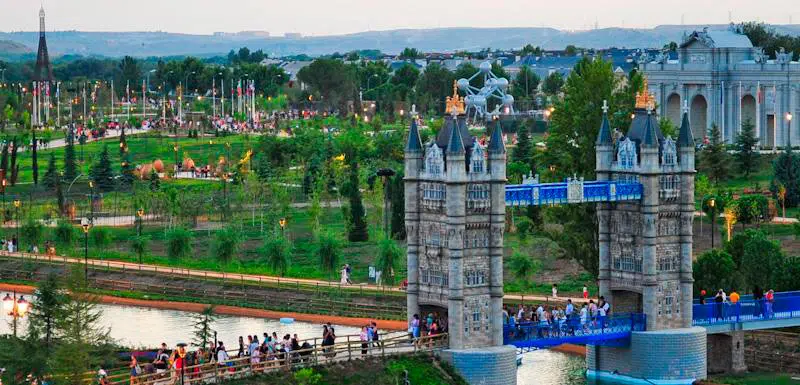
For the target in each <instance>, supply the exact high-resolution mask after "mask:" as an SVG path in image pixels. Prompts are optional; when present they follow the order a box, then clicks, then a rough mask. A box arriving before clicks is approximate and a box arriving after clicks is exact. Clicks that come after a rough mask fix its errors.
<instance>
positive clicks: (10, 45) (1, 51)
mask: <svg viewBox="0 0 800 385" xmlns="http://www.w3.org/2000/svg"><path fill="white" fill-rule="evenodd" d="M31 52H33V50H32V49H30V48H29V47H28V46H26V45H24V44H21V43H18V42H16V41H12V40H2V39H0V56H17V55H24V54H26V53H31Z"/></svg>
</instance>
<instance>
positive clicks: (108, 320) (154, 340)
mask: <svg viewBox="0 0 800 385" xmlns="http://www.w3.org/2000/svg"><path fill="white" fill-rule="evenodd" d="M26 298H28V297H27V296H26ZM98 308H99V309H101V310H102V311H103V317H102V322H103V324H104V325H105V326H108V327H110V328H111V337H112V338H113V339H114V340H115V341H117V342H118V343H119V344H121V345H123V346H131V347H137V348H138V347H156V346H158V345H160V344H161V343H162V342H166V343H167V344H168V345H170V346H173V345H175V344H177V343H178V342H187V343H190V342H191V341H192V331H193V325H194V323H195V321H194V317H195V316H196V314H194V313H189V312H182V311H176V310H162V309H152V308H144V307H135V306H116V305H105V304H103V305H98ZM26 325H27V320H22V321H21V322H20V327H19V328H18V332H19V334H20V335H22V334H24V333H25V326H26ZM378 326H379V327H380V322H379V323H378ZM213 328H214V330H216V331H217V338H218V339H220V340H222V341H225V345H227V346H229V347H230V348H235V347H237V346H238V340H239V336H246V335H252V334H257V335H258V336H259V337H261V336H262V335H263V334H264V333H270V334H272V332H276V333H278V336H279V337H283V335H284V334H287V333H291V334H294V333H297V336H298V337H299V338H300V339H306V338H314V337H320V336H322V325H316V324H312V323H305V322H295V323H292V324H281V323H280V322H279V321H278V320H273V319H265V318H253V317H238V316H237V317H234V316H218V318H217V320H216V321H215V322H214V326H213ZM358 332H359V329H358V328H354V327H350V326H336V335H338V336H344V335H347V334H358ZM8 333H11V323H10V317H8V316H6V315H2V316H1V317H0V334H8Z"/></svg>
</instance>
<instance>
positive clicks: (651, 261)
mask: <svg viewBox="0 0 800 385" xmlns="http://www.w3.org/2000/svg"><path fill="white" fill-rule="evenodd" d="M607 109H608V108H607V107H604V116H603V123H602V126H601V128H600V131H599V134H598V138H597V143H596V144H597V178H598V179H599V180H620V181H623V180H625V181H638V182H639V183H641V184H642V190H643V191H642V199H641V201H634V202H615V203H600V204H599V206H598V222H599V234H598V236H599V253H600V273H599V277H598V283H599V288H600V295H602V296H604V297H605V298H606V299H607V300H608V301H609V302H610V303H611V304H612V312H613V313H615V314H619V313H627V312H630V313H644V314H645V316H646V317H647V331H646V332H635V333H633V336H632V341H631V344H630V347H628V348H614V347H599V346H590V347H589V348H588V354H587V363H588V366H589V373H590V375H592V374H594V375H598V376H603V375H607V374H609V373H621V374H624V375H628V376H632V377H639V378H648V379H664V380H666V379H682V378H681V377H680V376H684V375H685V376H686V377H683V378H695V379H696V378H705V374H706V360H705V348H706V346H705V344H706V338H705V331H704V330H703V329H701V328H691V326H692V283H693V279H692V219H693V215H694V174H695V163H694V157H695V154H694V141H693V139H692V138H693V136H692V131H691V127H690V124H689V118H688V114H687V113H686V111H685V109H684V113H683V121H682V124H681V127H680V131H679V135H678V139H677V141H675V140H673V139H672V138H670V137H665V136H664V135H663V134H662V133H661V130H660V129H659V121H658V119H657V118H656V116H655V114H654V113H653V100H652V97H651V96H650V95H648V94H646V93H645V94H643V95H637V98H636V108H635V110H634V117H633V121H632V123H631V126H630V128H629V130H628V132H627V135H626V136H620V137H618V138H614V135H612V132H611V129H610V125H609V121H608V117H607ZM670 365H674V366H672V367H670ZM680 365H683V366H680ZM676 368H677V369H680V370H676Z"/></svg>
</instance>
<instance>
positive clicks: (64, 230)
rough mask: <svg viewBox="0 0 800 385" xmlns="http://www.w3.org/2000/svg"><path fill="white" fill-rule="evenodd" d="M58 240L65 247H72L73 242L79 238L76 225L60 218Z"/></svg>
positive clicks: (57, 227)
mask: <svg viewBox="0 0 800 385" xmlns="http://www.w3.org/2000/svg"><path fill="white" fill-rule="evenodd" d="M55 231H56V240H57V241H58V243H59V244H60V245H63V246H65V247H68V248H69V247H72V244H73V243H74V242H75V239H76V238H77V235H76V232H75V227H74V226H72V224H71V223H69V221H66V220H59V221H58V224H57V225H56V230H55Z"/></svg>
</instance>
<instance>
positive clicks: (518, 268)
mask: <svg viewBox="0 0 800 385" xmlns="http://www.w3.org/2000/svg"><path fill="white" fill-rule="evenodd" d="M537 262H538V261H534V260H533V259H532V258H531V257H530V256H529V255H527V254H524V253H521V252H519V251H517V252H515V253H514V254H512V255H511V259H510V260H509V261H508V264H509V270H511V273H512V274H513V275H514V277H516V278H517V279H518V280H520V281H521V282H523V284H524V285H525V286H527V285H528V282H529V280H530V279H531V276H532V275H533V274H536V272H537V271H538V270H539V268H540V265H539V263H537Z"/></svg>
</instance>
